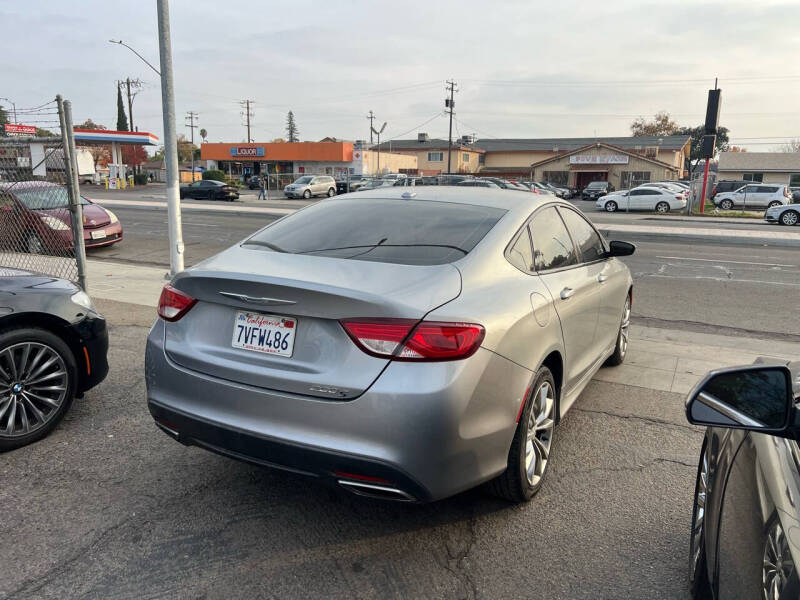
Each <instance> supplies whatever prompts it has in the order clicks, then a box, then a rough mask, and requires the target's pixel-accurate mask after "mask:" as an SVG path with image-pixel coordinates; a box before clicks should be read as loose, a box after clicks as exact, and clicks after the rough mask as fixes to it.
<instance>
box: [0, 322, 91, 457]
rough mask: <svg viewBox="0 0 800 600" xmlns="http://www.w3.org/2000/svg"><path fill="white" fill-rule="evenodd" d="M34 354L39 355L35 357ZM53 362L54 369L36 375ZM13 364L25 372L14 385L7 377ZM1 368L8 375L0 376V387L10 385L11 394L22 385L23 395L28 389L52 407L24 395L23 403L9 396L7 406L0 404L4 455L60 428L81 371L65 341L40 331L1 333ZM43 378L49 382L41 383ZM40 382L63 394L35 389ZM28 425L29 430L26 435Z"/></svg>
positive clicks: (0, 440)
mask: <svg viewBox="0 0 800 600" xmlns="http://www.w3.org/2000/svg"><path fill="white" fill-rule="evenodd" d="M26 347H27V348H28V350H27V353H26V351H25V348H26ZM8 350H11V352H9V351H8ZM34 352H36V353H35V354H33V353H34ZM40 357H41V358H40ZM51 359H52V360H53V363H52V365H51V366H49V367H46V368H45V369H44V370H43V371H41V372H38V371H37V370H39V369H41V368H42V366H43V365H46V364H47V363H48V362H49V361H50V360H51ZM11 360H14V361H15V368H16V369H18V370H21V371H22V377H14V378H13V379H14V380H13V381H11V380H10V379H9V378H8V377H6V375H8V376H12V373H13V369H11V365H10V361H11ZM32 365H33V367H31V366H32ZM0 366H2V367H3V369H4V371H5V374H3V373H0V384H7V385H8V388H9V390H10V391H11V390H13V389H14V387H13V386H15V385H21V386H22V387H21V388H20V389H21V390H22V392H24V391H25V389H26V386H28V387H27V390H29V391H30V390H36V391H38V392H39V394H40V395H42V396H43V397H46V398H48V399H49V400H50V403H45V402H42V401H41V400H38V399H37V398H32V397H31V396H27V395H25V394H24V393H21V395H22V396H23V398H22V399H20V398H19V395H9V396H8V397H7V400H6V401H5V402H2V401H0V452H3V451H7V450H13V449H15V448H20V447H21V446H25V445H27V444H30V443H32V442H35V441H37V440H39V439H41V438H43V437H45V436H46V435H47V434H48V433H50V432H51V431H52V430H53V429H54V428H55V427H56V425H58V423H59V422H60V421H61V419H62V418H63V417H64V414H66V412H67V411H68V410H69V407H70V405H71V404H72V400H73V398H74V396H75V384H76V381H77V373H78V369H77V365H76V362H75V356H74V355H73V354H72V351H71V350H70V348H69V346H67V344H66V343H65V342H64V340H62V339H61V338H60V337H58V336H57V335H55V334H53V333H51V332H50V331H47V330H45V329H40V328H38V327H14V328H8V329H2V330H0ZM32 369H37V370H32ZM42 377H47V379H46V380H42ZM26 378H27V379H26ZM7 379H8V381H6V380H7ZM37 381H38V382H40V383H43V384H45V387H63V390H47V391H45V390H43V389H40V388H42V387H43V386H41V385H36V382H37ZM12 398H14V399H13V400H12ZM53 404H55V406H53ZM20 406H22V407H24V410H23V409H20ZM12 411H13V421H12ZM22 415H24V419H23V416H22ZM33 421H36V423H33ZM9 424H10V425H9ZM26 425H27V427H28V428H29V429H30V431H28V432H27V433H26V432H25V427H26ZM9 427H10V430H11V432H10V433H9V432H8V430H9ZM17 428H19V430H17Z"/></svg>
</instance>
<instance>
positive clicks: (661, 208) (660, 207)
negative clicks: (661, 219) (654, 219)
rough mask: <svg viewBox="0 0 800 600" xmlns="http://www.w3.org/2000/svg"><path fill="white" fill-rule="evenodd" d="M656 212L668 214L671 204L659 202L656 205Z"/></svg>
mask: <svg viewBox="0 0 800 600" xmlns="http://www.w3.org/2000/svg"><path fill="white" fill-rule="evenodd" d="M656 212H659V213H661V214H664V213H668V212H669V204H667V203H666V202H659V203H658V204H657V205H656Z"/></svg>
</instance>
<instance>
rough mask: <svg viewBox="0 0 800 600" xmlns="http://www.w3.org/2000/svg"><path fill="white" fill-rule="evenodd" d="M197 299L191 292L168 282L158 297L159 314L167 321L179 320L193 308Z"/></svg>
mask: <svg viewBox="0 0 800 600" xmlns="http://www.w3.org/2000/svg"><path fill="white" fill-rule="evenodd" d="M196 302H197V300H196V299H195V298H192V297H191V296H190V295H189V294H186V293H185V292H182V291H180V290H179V289H177V288H174V287H172V286H171V285H169V284H167V285H165V286H164V289H162V290H161V297H160V298H159V299H158V316H159V317H161V318H162V319H164V320H165V321H177V320H178V319H180V318H181V317H183V315H185V314H186V313H187V312H189V309H190V308H192V307H193V306H194V305H195V303H196Z"/></svg>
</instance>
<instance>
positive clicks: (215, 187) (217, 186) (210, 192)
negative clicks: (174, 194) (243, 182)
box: [180, 179, 239, 202]
mask: <svg viewBox="0 0 800 600" xmlns="http://www.w3.org/2000/svg"><path fill="white" fill-rule="evenodd" d="M180 193H181V200H183V199H184V198H195V199H197V200H227V201H229V202H233V201H234V200H238V199H239V192H238V190H237V189H236V188H235V187H233V186H232V185H228V184H227V183H224V182H222V181H214V180H211V179H202V180H200V181H195V182H193V183H190V184H189V185H182V186H181V192H180Z"/></svg>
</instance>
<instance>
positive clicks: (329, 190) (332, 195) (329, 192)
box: [328, 188, 336, 198]
mask: <svg viewBox="0 0 800 600" xmlns="http://www.w3.org/2000/svg"><path fill="white" fill-rule="evenodd" d="M335 195H336V190H335V189H334V188H328V198H333V197H334V196H335Z"/></svg>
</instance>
